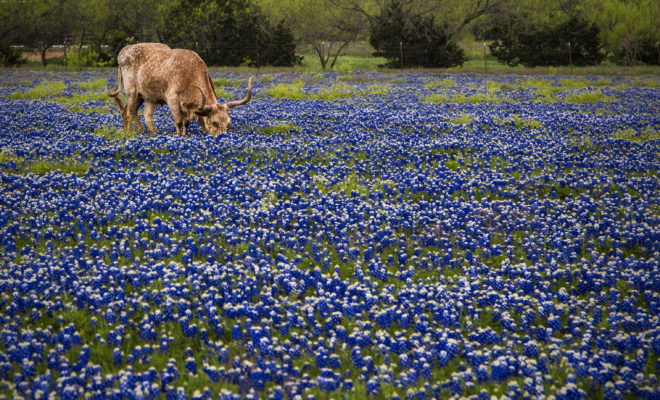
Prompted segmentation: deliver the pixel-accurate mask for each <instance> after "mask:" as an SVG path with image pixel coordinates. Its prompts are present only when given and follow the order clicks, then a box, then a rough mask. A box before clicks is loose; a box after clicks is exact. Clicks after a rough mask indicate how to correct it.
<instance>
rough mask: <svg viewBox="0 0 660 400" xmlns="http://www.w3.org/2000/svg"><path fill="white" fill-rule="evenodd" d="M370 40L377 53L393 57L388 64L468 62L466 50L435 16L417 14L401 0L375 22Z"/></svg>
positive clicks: (388, 57)
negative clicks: (453, 39) (451, 38)
mask: <svg viewBox="0 0 660 400" xmlns="http://www.w3.org/2000/svg"><path fill="white" fill-rule="evenodd" d="M369 43H370V44H371V45H372V46H373V47H374V49H376V52H375V53H374V55H375V56H380V57H385V58H387V59H388V60H389V61H388V63H387V66H388V67H395V68H396V67H401V68H403V67H452V66H456V65H460V64H462V63H463V62H464V61H465V54H464V52H463V50H462V49H461V48H459V47H458V45H456V43H454V42H452V41H451V40H450V39H449V37H448V35H447V33H446V30H445V28H444V27H442V26H441V25H439V24H437V23H436V22H435V19H434V17H433V16H420V15H415V14H413V13H412V10H411V9H409V8H407V7H405V6H404V5H403V4H402V3H401V2H400V1H399V0H395V1H392V2H391V3H390V5H389V7H388V8H387V11H386V12H385V13H384V14H383V15H382V16H380V17H378V18H377V19H376V20H375V21H374V22H373V24H372V26H371V30H370V35H369Z"/></svg>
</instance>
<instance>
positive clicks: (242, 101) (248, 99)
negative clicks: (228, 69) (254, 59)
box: [227, 77, 252, 108]
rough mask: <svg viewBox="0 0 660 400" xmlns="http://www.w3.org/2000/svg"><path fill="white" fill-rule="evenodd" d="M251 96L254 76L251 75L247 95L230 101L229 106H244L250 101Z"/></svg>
mask: <svg viewBox="0 0 660 400" xmlns="http://www.w3.org/2000/svg"><path fill="white" fill-rule="evenodd" d="M251 98H252V77H250V79H249V80H248V90H247V95H246V96H245V97H244V98H243V99H241V100H237V101H232V102H230V103H227V107H229V108H232V107H236V106H242V105H243V104H245V103H247V102H248V101H250V99H251Z"/></svg>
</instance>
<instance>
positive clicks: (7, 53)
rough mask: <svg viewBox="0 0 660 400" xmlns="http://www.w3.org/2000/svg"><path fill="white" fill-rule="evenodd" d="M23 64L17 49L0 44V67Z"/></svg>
mask: <svg viewBox="0 0 660 400" xmlns="http://www.w3.org/2000/svg"><path fill="white" fill-rule="evenodd" d="M24 62H25V60H24V59H23V58H22V57H21V52H20V51H19V50H18V49H17V48H15V47H11V46H10V45H9V44H7V43H1V42H0V65H2V66H3V67H10V66H12V65H19V64H23V63H24Z"/></svg>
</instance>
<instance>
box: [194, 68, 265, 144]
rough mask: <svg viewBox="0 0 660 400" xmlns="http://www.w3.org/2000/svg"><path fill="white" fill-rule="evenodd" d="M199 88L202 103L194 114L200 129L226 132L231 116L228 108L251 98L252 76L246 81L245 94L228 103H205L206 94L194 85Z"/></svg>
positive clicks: (212, 133) (209, 131)
mask: <svg viewBox="0 0 660 400" xmlns="http://www.w3.org/2000/svg"><path fill="white" fill-rule="evenodd" d="M195 87H196V88H197V89H199V92H200V93H201V94H202V105H201V107H199V109H198V110H197V111H195V114H197V117H198V120H199V124H200V125H201V127H202V130H204V131H205V132H208V133H210V134H211V136H215V135H217V134H220V133H226V132H227V131H228V130H229V129H231V118H229V109H230V108H233V107H236V106H240V105H243V104H245V103H247V102H248V101H250V99H251V98H252V77H250V79H249V81H248V89H247V95H246V96H245V97H244V98H243V99H241V100H237V101H232V102H229V103H225V104H222V103H217V104H212V105H206V96H204V92H203V91H202V89H201V88H200V87H199V86H195Z"/></svg>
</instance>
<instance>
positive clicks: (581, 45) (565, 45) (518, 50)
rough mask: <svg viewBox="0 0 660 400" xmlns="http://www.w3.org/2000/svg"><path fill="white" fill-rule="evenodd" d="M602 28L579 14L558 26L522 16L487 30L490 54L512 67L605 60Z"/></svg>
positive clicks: (585, 63) (580, 63) (594, 62)
mask: <svg viewBox="0 0 660 400" xmlns="http://www.w3.org/2000/svg"><path fill="white" fill-rule="evenodd" d="M599 34H600V29H599V28H598V26H597V25H596V24H593V23H592V24H590V23H589V22H587V21H586V20H584V19H582V18H579V17H571V18H569V19H568V20H567V21H564V22H562V23H560V24H558V25H554V26H553V25H550V24H545V25H540V26H539V25H534V24H529V23H526V22H525V21H524V20H523V18H522V17H511V18H509V20H506V21H501V23H499V24H496V25H495V26H494V27H493V28H492V29H491V30H490V32H489V33H488V35H487V36H488V38H490V39H492V40H493V43H492V44H491V45H490V51H491V53H492V54H493V55H494V56H495V57H496V58H497V59H498V60H500V61H502V62H504V63H506V64H507V65H510V66H516V65H518V64H523V65H525V66H527V67H535V66H539V65H552V66H558V65H569V64H572V65H579V66H585V65H597V64H600V63H601V62H602V61H603V58H604V54H603V52H602V47H603V46H602V44H601V42H600V38H599Z"/></svg>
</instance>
